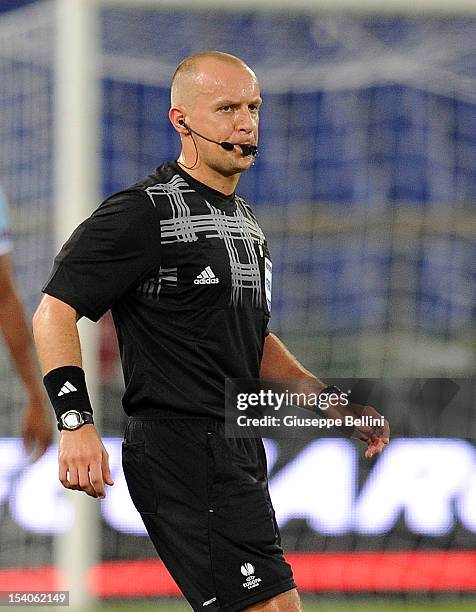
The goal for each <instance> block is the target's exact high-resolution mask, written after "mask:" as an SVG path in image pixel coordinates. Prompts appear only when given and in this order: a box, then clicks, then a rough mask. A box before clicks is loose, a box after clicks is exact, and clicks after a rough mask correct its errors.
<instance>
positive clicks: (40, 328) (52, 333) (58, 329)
mask: <svg viewBox="0 0 476 612" xmlns="http://www.w3.org/2000/svg"><path fill="white" fill-rule="evenodd" d="M79 318H80V316H79V315H78V314H77V312H76V311H75V310H74V308H72V307H71V306H69V305H68V304H65V303H64V302H62V301H61V300H58V299H56V298H55V297H52V296H49V295H46V296H45V297H44V298H43V300H42V301H41V303H40V305H39V306H38V309H37V311H36V313H35V316H34V318H33V332H34V336H35V342H36V348H37V351H38V355H39V357H40V364H41V368H42V371H43V374H48V372H50V371H51V370H55V369H56V368H61V367H63V366H77V367H82V358H81V344H80V341H79V334H78V328H77V321H78V320H79ZM59 479H60V481H61V483H62V484H63V486H64V487H66V488H67V489H75V490H78V491H84V492H85V493H87V494H88V495H90V496H91V497H101V498H102V497H105V494H106V493H105V487H104V483H107V484H108V485H112V484H113V481H112V478H111V473H110V470H109V458H108V454H107V452H106V449H105V448H104V445H103V444H102V441H101V438H100V437H99V434H98V432H97V430H96V428H95V426H94V425H89V424H87V425H83V426H82V427H81V428H80V429H77V430H75V431H66V430H63V431H62V432H61V440H60V448H59Z"/></svg>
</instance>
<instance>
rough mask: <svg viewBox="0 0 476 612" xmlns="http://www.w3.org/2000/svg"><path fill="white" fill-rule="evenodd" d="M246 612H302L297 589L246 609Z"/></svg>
mask: <svg viewBox="0 0 476 612" xmlns="http://www.w3.org/2000/svg"><path fill="white" fill-rule="evenodd" d="M246 611H247V612H302V606H301V599H300V597H299V594H298V592H297V589H291V590H290V591H286V592H285V593H280V594H279V595H275V596H274V597H271V599H265V600H264V601H260V602H259V603H257V604H254V605H252V606H250V607H249V608H246Z"/></svg>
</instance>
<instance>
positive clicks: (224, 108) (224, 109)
mask: <svg viewBox="0 0 476 612" xmlns="http://www.w3.org/2000/svg"><path fill="white" fill-rule="evenodd" d="M221 110H222V111H225V112H226V113H227V112H228V111H231V106H230V105H229V104H228V105H227V106H222V107H221Z"/></svg>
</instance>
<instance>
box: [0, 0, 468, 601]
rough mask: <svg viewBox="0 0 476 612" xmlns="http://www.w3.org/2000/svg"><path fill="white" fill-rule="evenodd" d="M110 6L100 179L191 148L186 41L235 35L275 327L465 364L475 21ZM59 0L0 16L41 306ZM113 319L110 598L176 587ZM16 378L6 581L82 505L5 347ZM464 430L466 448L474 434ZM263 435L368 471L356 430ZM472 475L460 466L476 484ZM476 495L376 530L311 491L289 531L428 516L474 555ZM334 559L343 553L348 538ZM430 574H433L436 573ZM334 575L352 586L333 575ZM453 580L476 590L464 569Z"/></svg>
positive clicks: (0, 158)
mask: <svg viewBox="0 0 476 612" xmlns="http://www.w3.org/2000/svg"><path fill="white" fill-rule="evenodd" d="M113 4H114V3H112V2H107V3H105V6H104V7H103V8H102V9H101V11H100V13H99V16H98V18H99V26H100V28H99V39H100V56H99V57H98V58H97V70H98V74H99V78H100V83H101V93H102V114H101V119H100V124H99V125H98V126H97V130H98V131H99V133H100V134H101V152H100V156H99V158H98V159H94V158H92V159H91V164H98V165H100V167H101V168H102V182H101V188H102V192H103V194H104V195H106V194H109V193H111V192H113V191H117V190H119V189H121V188H123V187H125V186H127V185H129V184H131V183H133V182H135V181H136V180H137V179H138V178H141V177H142V176H144V175H146V174H148V173H150V172H151V170H153V169H154V168H155V167H156V166H157V165H159V163H161V162H162V161H165V160H167V159H173V158H175V157H176V156H177V154H178V141H177V137H176V134H175V132H174V131H173V130H172V128H171V126H170V125H169V124H168V120H167V112H168V107H169V85H170V79H171V76H172V74H173V71H174V69H175V67H176V65H177V63H178V61H180V59H182V58H183V57H185V56H187V55H189V54H192V53H194V52H198V51H202V50H204V49H219V50H223V51H226V52H229V53H233V54H236V55H238V56H239V57H241V58H243V59H244V60H245V61H246V62H247V63H248V64H249V65H250V66H251V67H252V68H253V69H254V70H255V72H256V74H257V76H258V78H259V80H260V83H261V87H262V97H263V99H264V104H263V110H262V117H261V135H260V154H259V157H258V158H257V161H256V164H255V166H254V167H253V168H252V169H251V170H250V171H249V172H248V173H247V174H246V175H245V176H243V177H242V179H241V182H240V185H239V192H240V194H241V195H243V196H244V197H245V198H246V199H248V200H249V201H250V203H252V205H253V206H254V209H255V212H256V214H257V216H258V218H259V220H260V223H261V224H262V226H263V229H264V231H265V233H266V235H267V238H268V242H269V246H270V250H271V254H272V257H273V261H274V264H273V272H274V278H273V312H272V330H273V331H274V332H276V333H277V334H278V335H279V336H280V337H281V338H282V339H283V340H284V341H285V342H286V343H287V344H288V346H289V347H290V348H291V350H292V351H293V352H294V353H295V354H296V355H297V357H298V358H299V359H300V360H301V361H302V362H303V363H304V364H305V365H306V366H307V367H308V368H309V369H311V370H312V371H314V372H315V373H316V374H318V375H319V376H320V377H322V378H326V377H398V376H401V377H405V376H407V377H420V378H423V377H427V376H433V377H438V376H449V377H466V376H470V375H471V374H472V373H473V369H474V360H475V356H476V338H475V325H474V323H475V297H476V295H475V293H476V270H475V266H474V261H475V260H476V238H475V236H476V223H475V217H474V199H475V196H476V176H475V174H476V171H475V164H474V160H475V156H476V122H475V116H476V113H475V111H476V94H475V92H476V63H475V57H476V44H475V41H476V19H475V18H473V17H470V16H454V17H452V16H451V15H447V16H445V17H441V16H426V17H415V16H411V15H406V16H405V15H401V16H391V15H390V16H389V15H385V16H380V15H378V14H374V15H372V16H365V15H360V16H359V15H350V14H330V13H320V12H313V11H312V10H309V11H308V12H307V13H306V12H305V11H300V12H299V13H296V14H295V15H292V14H290V13H289V12H286V13H285V12H279V11H277V10H275V11H272V12H271V11H270V12H268V11H266V10H260V11H259V12H258V11H252V10H248V11H246V12H244V11H243V12H238V11H235V12H232V13H231V12H230V13H228V12H224V11H221V9H220V4H219V3H217V6H216V7H215V8H214V9H213V10H211V9H210V10H207V9H199V8H198V7H197V8H196V9H193V10H187V11H185V10H179V9H173V8H170V7H169V8H168V9H167V10H164V9H162V10H161V9H160V8H153V7H152V8H146V9H144V8H143V7H141V8H138V7H137V6H136V5H135V3H134V2H133V0H131V2H130V3H129V6H127V4H128V3H126V2H122V3H121V6H120V7H118V6H113ZM159 4H160V3H157V5H159ZM311 4H312V3H310V5H311ZM53 9H54V6H53V4H52V3H50V2H39V3H37V4H35V5H34V6H32V7H28V8H26V9H21V10H18V11H15V12H13V13H11V14H9V15H7V16H4V17H2V18H1V19H0V110H1V113H0V182H1V183H2V185H3V188H4V189H5V191H6V192H7V194H8V196H9V200H10V208H11V218H12V226H13V232H14V236H15V243H14V251H13V257H14V262H15V269H16V273H17V278H18V283H19V286H20V289H21V292H22V295H23V297H24V299H25V301H26V304H27V308H28V309H29V310H30V311H32V310H33V309H34V308H35V306H36V304H37V303H38V301H39V299H40V287H41V285H42V283H43V281H44V280H45V278H46V276H47V274H48V271H49V269H50V266H51V262H52V257H53V254H54V244H53V242H54V239H53V235H52V230H51V228H52V225H53V221H54V215H53V209H52V202H53V200H54V185H53V179H52V177H53V175H54V172H55V168H54V163H53V160H54V158H55V154H56V153H55V150H54V147H55V141H54V137H53V134H54V129H55V121H54V119H53V117H54V115H53V105H54V101H55V91H54V87H53V84H54V67H53V52H54V44H55V40H56V30H55V28H56V26H55V13H54V10H53ZM95 204H96V203H91V208H93V207H94V205H95ZM65 206H67V203H66V202H65ZM101 326H102V327H101V329H102V332H103V333H102V340H101V359H100V361H99V362H98V364H97V369H98V372H100V380H101V399H102V404H103V433H104V435H105V436H106V437H107V438H108V440H109V442H108V444H109V447H110V451H111V461H112V463H113V470H114V472H115V478H116V480H117V482H116V485H115V487H114V488H113V489H114V490H113V492H111V494H110V496H109V500H106V502H104V503H103V506H102V523H101V525H102V532H103V534H102V539H101V542H102V552H101V559H100V560H99V561H100V564H99V565H98V567H97V568H95V570H94V572H95V573H94V575H93V578H91V579H92V580H93V582H94V584H95V585H96V587H95V588H96V589H97V593H99V594H100V595H102V596H112V595H116V596H119V595H121V596H123V597H131V596H144V595H157V594H162V595H175V594H176V588H175V587H174V586H173V584H171V583H170V581H169V580H168V579H167V578H166V577H163V571H162V570H160V572H162V573H160V572H158V570H157V569H156V567H155V566H154V565H149V562H151V561H152V560H155V553H154V551H153V550H152V546H151V545H150V543H149V541H148V539H146V538H145V537H144V535H143V532H142V528H141V525H140V520H139V518H138V516H137V517H135V515H134V514H133V510H132V508H131V507H130V502H128V501H127V493H126V489H125V485H124V482H123V480H122V479H121V474H120V456H119V455H120V437H121V436H122V427H123V423H124V416H123V414H122V409H121V406H120V396H121V390H122V377H121V374H120V367H119V363H118V358H117V352H116V349H115V343H114V340H112V339H111V338H112V336H113V334H112V331H111V322H110V320H109V319H108V318H107V317H105V319H104V320H103V321H102V322H101ZM0 385H1V391H0V402H1V404H0V409H1V411H2V415H4V416H3V418H2V424H1V426H0V437H1V438H2V449H1V450H0V456H1V457H2V458H3V457H4V460H2V461H1V462H0V495H1V497H0V504H1V505H0V511H1V513H0V527H1V530H2V546H1V547H0V584H1V579H2V575H3V576H7V574H6V573H5V572H7V571H13V570H15V572H17V573H14V574H8V576H9V577H8V578H5V580H11V579H12V576H15V577H18V576H19V574H18V571H19V570H21V569H22V568H23V569H25V568H34V569H35V568H36V569H37V570H38V571H40V572H41V571H43V570H44V571H46V574H45V575H49V574H48V571H49V570H48V568H50V567H51V566H52V563H53V553H52V538H53V536H54V535H55V533H57V532H59V531H61V530H62V529H67V524H58V522H57V521H56V520H55V518H54V517H56V516H57V514H55V513H54V512H57V511H58V510H57V508H58V506H57V505H56V506H55V503H56V501H57V500H60V499H62V498H61V495H60V491H59V489H58V488H57V487H58V486H59V485H57V483H56V481H55V478H56V467H55V457H54V455H55V450H54V449H52V451H51V454H50V455H49V456H48V457H46V458H45V460H44V461H42V462H40V464H38V465H37V466H35V467H31V466H30V467H29V466H26V467H25V465H24V459H23V458H22V455H21V453H20V451H19V442H18V438H17V436H18V432H19V429H18V412H19V410H20V408H21V402H22V397H23V396H22V390H21V387H20V385H19V384H18V381H17V379H16V377H15V375H14V373H13V370H12V368H11V366H10V365H9V359H8V356H7V354H6V352H5V351H4V350H2V351H1V352H0ZM459 442H460V441H458V443H459ZM329 444H330V443H329ZM455 444H456V441H455ZM311 446H312V445H311ZM395 448H396V449H397V450H398V448H403V447H398V445H396V446H395ZM435 448H436V447H435ZM445 448H447V447H445ZM448 448H449V447H448ZM451 448H452V449H453V450H454V452H455V455H454V456H455V457H458V458H459V459H458V460H461V462H462V463H461V465H467V462H468V461H470V459H469V457H470V454H471V452H472V451H470V450H468V448H467V447H464V448H463V447H461V446H454V448H453V447H451ZM308 450H309V449H308ZM311 450H312V452H311ZM407 450H408V449H407ZM439 450H440V447H438V452H437V451H436V450H435V449H433V450H432V451H431V453H433V452H434V454H431V453H430V455H429V456H431V457H435V458H436V457H437V456H439V455H438V453H439ZM267 451H268V458H269V460H270V464H271V465H275V467H276V466H278V468H279V470H282V469H285V468H286V466H291V467H289V470H288V472H286V473H289V474H290V476H289V478H296V475H297V474H298V473H299V472H298V468H299V466H301V467H302V469H303V470H304V469H305V466H308V465H310V464H309V461H311V459H310V458H312V459H315V460H316V461H317V460H320V461H325V460H326V458H327V457H329V458H332V460H335V461H337V457H341V459H342V465H345V466H347V468H348V470H347V474H353V478H354V480H352V482H351V481H350V480H349V481H347V480H346V481H345V482H344V481H342V482H343V484H342V487H348V488H349V490H350V488H351V487H353V486H355V487H357V486H359V487H363V485H364V483H365V482H366V479H367V478H368V476H369V470H368V469H366V468H363V466H362V465H361V464H360V463H359V460H358V456H357V455H356V451H355V448H354V447H353V446H352V445H351V444H350V443H348V444H347V442H346V443H343V441H340V442H338V443H335V444H334V446H325V445H323V446H322V447H319V448H318V449H314V447H312V448H311V447H310V450H309V452H308V451H307V450H306V447H303V448H299V449H296V453H295V454H294V455H293V456H286V457H283V456H281V455H280V454H279V452H280V450H279V445H276V444H274V443H273V442H272V441H269V443H268V444H267ZM314 451H315V452H314ZM395 452H396V451H395ZM279 457H281V459H279ZM275 460H276V461H277V463H276V464H275V463H274V461H275ZM388 461H389V462H390V460H388ZM395 461H396V459H395ZM306 462H307V463H306ZM386 465H387V466H388V465H390V463H388V464H386ZM401 465H403V463H402V464H401ZM293 466H294V467H296V466H297V467H296V470H294V468H293ZM276 469H277V468H276ZM382 469H383V468H382ZM34 470H37V471H34ZM293 470H294V471H293ZM377 472H378V470H377ZM283 474H284V472H283ZM275 475H276V476H279V473H277V474H275ZM402 478H403V477H402ZM38 479H44V480H41V482H48V483H50V484H49V485H48V486H47V487H46V488H45V490H44V491H41V490H40V489H39V488H38V487H37V488H34V489H31V488H29V487H32V486H33V484H32V483H34V482H36V481H38ZM468 479H469V476H468ZM283 482H285V480H284V476H283V478H281V480H280V479H279V478H277V479H276V485H275V487H276V491H277V493H276V497H277V499H284V497H285V496H284V495H283V494H278V488H277V487H278V485H279V486H281V484H282V483H283ZM300 482H301V481H300ZM308 482H309V481H308ZM428 482H429V484H428V487H431V486H436V485H435V482H434V481H428ZM471 482H472V481H471ZM280 483H281V484H280ZM470 484H471V483H470V480H468V483H466V481H465V482H462V484H460V485H458V486H460V487H461V491H463V490H464V489H465V487H466V486H467V488H468V490H469V491H473V488H471V486H472V485H471V486H470ZM301 485H302V487H303V488H305V486H306V485H305V483H304V481H303V482H301ZM327 485H328V486H329V487H330V483H327ZM322 486H323V487H324V488H325V486H326V483H322ZM369 486H370V485H369ZM32 490H33V491H34V495H37V496H38V497H35V501H33V502H31V501H28V491H32ZM346 490H347V489H346ZM279 491H281V493H282V491H283V489H279ZM301 494H302V491H301ZM461 495H462V496H463V493H461ZM458 499H459V498H458ZM461 499H463V497H461ZM464 499H465V500H466V501H465V502H464V503H463V502H462V501H461V503H460V505H459V506H458V508H459V509H460V511H459V514H458V513H457V511H456V510H455V509H454V508H453V506H452V504H453V502H451V504H450V506H449V507H450V510H448V512H451V513H453V514H451V516H452V517H453V518H452V523H451V529H449V531H448V533H447V535H446V536H443V535H442V534H441V533H440V534H439V535H434V534H433V535H432V534H428V533H426V532H425V531H424V528H423V527H421V525H420V524H419V525H420V527H415V525H416V523H415V524H414V525H413V528H412V527H411V526H410V527H409V526H408V525H404V526H403V527H402V524H401V522H399V521H397V520H396V521H395V523H393V524H391V525H390V524H389V526H388V528H387V527H385V528H382V530H381V531H380V532H379V533H378V534H372V535H371V537H370V536H369V534H368V533H367V532H366V529H367V528H366V527H365V526H363V527H361V529H360V531H359V529H357V528H356V527H355V525H354V526H351V525H350V526H348V527H345V526H341V527H339V528H337V527H335V528H334V527H332V525H331V523H329V524H326V525H327V527H325V528H324V527H323V526H322V525H323V523H322V522H319V520H318V518H315V517H314V518H312V516H311V518H309V515H308V514H306V513H305V512H304V510H303V511H302V515H300V514H299V512H301V510H299V509H298V510H296V511H295V513H294V514H292V513H291V514H290V515H289V516H288V517H287V518H286V519H284V518H283V519H282V520H283V529H282V531H283V540H284V544H285V546H286V548H287V550H288V551H290V552H291V553H292V554H294V555H295V559H296V564H297V565H299V563H300V561H299V559H298V556H299V555H301V554H304V553H308V554H313V555H318V554H322V553H326V554H331V553H332V554H333V555H339V554H341V553H349V552H352V553H353V554H357V552H358V551H360V552H362V551H365V552H368V551H369V550H374V551H382V550H383V551H385V550H388V549H392V550H401V549H402V548H403V549H405V546H406V547H407V548H408V550H412V551H418V550H420V549H419V542H420V541H421V538H422V537H423V536H424V537H425V538H426V539H425V540H424V547H425V548H429V549H431V548H432V546H434V547H435V548H437V549H439V550H447V549H451V550H454V551H461V550H462V549H463V548H464V549H465V552H466V553H468V552H469V553H471V554H472V551H474V550H476V540H475V534H476V517H474V516H473V515H474V509H473V510H472V511H471V510H470V507H471V505H470V503H469V501H468V500H469V498H467V497H464ZM55 500H56V501H55ZM303 503H304V502H303ZM464 504H466V505H464ZM55 507H56V510H55ZM462 508H465V510H463V509H462ZM278 515H279V511H278ZM134 517H135V518H134ZM289 517H291V518H289ZM432 538H437V539H436V540H432ZM299 558H300V557H299ZM316 558H317V557H316ZM303 559H304V557H303ZM328 559H332V560H333V561H335V562H336V563H337V560H336V559H337V558H336V557H335V556H334V557H331V556H330V557H328ZM354 559H355V557H354ZM427 561H428V559H427ZM154 562H155V561H154ZM305 562H306V563H308V562H309V561H303V563H305ZM389 563H391V562H390V561H389ZM134 564H135V565H134ZM339 567H341V566H339ZM45 568H46V569H45ZM131 571H132V572H135V573H134V574H131V573H130V572H131ZM375 571H377V570H375ZM2 572H4V573H3V574H2ZM122 572H124V573H122ZM127 572H129V573H127ZM131 575H133V576H135V578H134V579H133V580H131V578H130V576H131ZM31 576H33V574H31V575H30V579H32V578H31ZM112 576H116V579H115V581H114V580H113V579H112ZM121 576H122V577H124V578H122V579H121V578H120V577H121ZM150 576H151V577H150ZM111 580H112V582H111ZM5 584H6V583H5ZM8 584H11V583H8ZM48 584H51V583H48ZM157 584H159V585H160V588H159V587H157ZM366 584H367V587H368V588H364V589H363V590H365V591H375V592H377V593H378V592H379V588H378V587H375V588H374V589H372V588H370V587H369V585H370V586H371V584H373V583H372V578H370V579H369V582H368V583H366ZM374 584H377V583H374ZM431 584H434V582H433V583H431V580H429V582H428V584H427V585H426V586H425V585H423V586H422V587H421V588H420V589H419V590H420V591H425V590H428V591H431V590H432V587H431ZM134 585H136V586H137V588H138V589H139V591H134V589H133V587H134ZM154 585H155V586H154ZM400 586H401V585H400ZM128 588H129V591H127V589H128ZM115 589H116V590H115ZM121 589H122V590H121ZM124 589H125V590H124ZM131 589H132V590H131ZM316 589H317V587H316ZM0 590H1V588H0ZM310 590H312V589H310ZM324 590H325V589H324ZM331 590H334V591H339V582H338V581H337V582H336V584H335V588H334V589H331ZM347 590H348V591H349V590H350V591H352V589H347ZM356 590H358V588H354V589H353V591H356ZM389 590H393V591H396V592H397V591H398V589H397V588H393V589H391V588H390V589H389ZM401 590H402V589H401ZM403 590H405V589H404V588H403ZM436 590H438V589H436ZM448 590H453V591H455V592H457V593H464V592H465V588H464V587H463V586H461V585H459V586H456V587H455V588H453V589H448ZM467 590H468V589H466V591H467Z"/></svg>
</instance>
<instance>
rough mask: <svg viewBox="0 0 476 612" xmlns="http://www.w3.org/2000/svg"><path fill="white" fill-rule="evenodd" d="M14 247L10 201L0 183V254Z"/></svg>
mask: <svg viewBox="0 0 476 612" xmlns="http://www.w3.org/2000/svg"><path fill="white" fill-rule="evenodd" d="M11 248H12V238H11V232H10V223H9V220H8V202H7V197H6V195H5V192H4V191H3V189H2V187H1V185H0V255H5V253H8V252H9V251H10V250H11Z"/></svg>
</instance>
